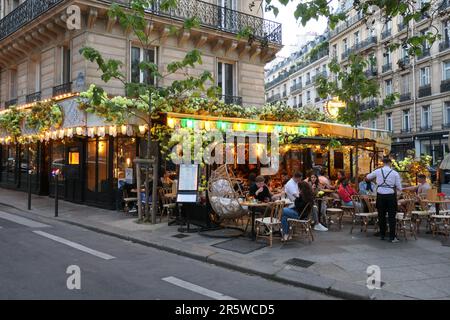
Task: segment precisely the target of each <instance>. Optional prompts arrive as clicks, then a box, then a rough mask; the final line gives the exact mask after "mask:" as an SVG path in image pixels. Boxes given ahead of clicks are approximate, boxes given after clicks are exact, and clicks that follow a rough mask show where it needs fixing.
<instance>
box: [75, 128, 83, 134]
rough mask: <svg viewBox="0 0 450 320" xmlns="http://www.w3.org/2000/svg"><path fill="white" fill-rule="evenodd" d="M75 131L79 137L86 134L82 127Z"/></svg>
mask: <svg viewBox="0 0 450 320" xmlns="http://www.w3.org/2000/svg"><path fill="white" fill-rule="evenodd" d="M75 131H76V132H77V135H79V136H81V135H82V134H83V133H84V130H83V128H82V127H77V128H76V129H75Z"/></svg>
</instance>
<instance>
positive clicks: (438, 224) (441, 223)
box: [430, 212, 450, 238]
mask: <svg viewBox="0 0 450 320" xmlns="http://www.w3.org/2000/svg"><path fill="white" fill-rule="evenodd" d="M449 224H450V214H448V213H445V212H444V213H440V212H439V214H438V215H437V214H432V215H431V216H430V227H431V233H432V234H433V237H435V236H436V234H439V233H443V234H444V236H445V237H446V238H448V229H449Z"/></svg>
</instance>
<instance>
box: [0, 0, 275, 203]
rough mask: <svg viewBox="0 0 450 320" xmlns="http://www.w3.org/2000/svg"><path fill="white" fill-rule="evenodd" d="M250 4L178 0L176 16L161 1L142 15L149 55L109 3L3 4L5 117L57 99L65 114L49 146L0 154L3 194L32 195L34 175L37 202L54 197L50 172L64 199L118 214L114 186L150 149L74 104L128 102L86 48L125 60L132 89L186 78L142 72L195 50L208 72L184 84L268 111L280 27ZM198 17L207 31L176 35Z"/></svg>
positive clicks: (3, 0)
mask: <svg viewBox="0 0 450 320" xmlns="http://www.w3.org/2000/svg"><path fill="white" fill-rule="evenodd" d="M114 2H117V1H114ZM250 2H251V1H250V0H234V1H226V0H206V1H198V0H179V1H177V3H178V7H177V8H176V9H172V10H170V12H166V11H164V10H162V9H161V8H160V7H159V3H158V2H155V5H154V7H152V8H149V10H148V13H147V16H146V18H147V20H148V24H147V28H146V32H148V34H149V36H150V37H153V38H155V39H157V40H156V41H155V45H154V47H152V48H151V49H147V48H146V49H144V48H142V47H141V46H140V44H139V42H138V41H137V39H136V38H135V37H134V36H133V33H132V32H130V30H124V29H123V28H122V27H121V26H120V24H119V23H118V21H116V19H114V18H112V17H110V16H108V13H107V12H108V8H109V7H110V5H111V2H110V1H108V0H106V1H97V0H0V112H2V110H5V109H8V108H10V107H11V106H16V107H19V108H22V109H27V108H29V107H31V106H32V105H33V104H34V103H35V102H36V101H45V100H48V99H54V100H56V101H57V102H58V103H59V105H60V106H61V108H62V110H63V114H64V116H63V119H64V121H63V124H62V127H61V128H60V129H59V130H57V131H54V132H48V133H47V134H46V139H41V140H40V141H38V142H34V143H29V144H21V143H3V144H2V145H1V147H0V159H1V161H0V186H1V187H7V188H13V189H21V190H26V188H27V183H26V181H27V168H29V167H32V168H33V169H34V170H33V174H32V177H31V180H32V191H33V193H37V194H41V195H53V194H54V192H55V184H56V182H55V181H54V179H52V176H51V171H52V169H53V168H54V167H58V166H62V167H64V170H63V174H62V176H61V178H60V180H59V182H58V192H59V195H61V197H62V198H63V199H65V200H68V201H73V202H77V203H86V204H90V205H95V206H100V207H105V208H114V206H115V202H116V200H115V199H116V193H115V191H116V190H117V185H118V183H117V181H118V180H119V179H122V178H124V177H125V174H126V172H129V169H130V168H131V169H132V167H133V163H132V159H134V158H135V157H136V156H139V155H140V153H141V150H144V149H145V148H144V147H143V145H142V141H141V140H143V139H140V138H139V136H138V135H136V131H137V125H136V124H129V125H124V126H119V127H115V126H108V125H106V124H105V123H104V122H103V121H102V119H99V118H97V117H95V116H94V115H91V114H86V113H85V112H83V111H81V110H80V109H79V108H78V103H77V99H76V98H77V95H78V93H79V92H82V91H84V90H86V89H87V88H88V87H89V85H90V84H96V85H99V86H102V87H103V88H104V89H105V91H106V92H108V94H111V95H124V94H125V90H124V86H123V84H122V83H121V82H120V81H116V80H112V81H109V82H108V83H104V82H103V81H102V80H101V78H100V73H99V71H98V70H97V65H95V64H93V63H90V62H87V61H86V60H85V59H84V58H83V57H82V56H81V55H80V52H79V51H80V49H81V48H82V47H84V46H90V47H93V48H95V49H97V50H98V51H99V52H100V53H101V54H102V55H103V56H104V57H105V58H113V59H117V60H119V61H121V62H122V63H123V71H124V72H125V74H126V76H127V79H128V81H130V82H144V81H145V82H147V83H150V84H155V85H156V86H162V87H164V86H167V85H170V83H172V81H174V80H178V79H182V78H183V77H184V76H185V75H183V74H182V73H181V72H177V73H175V74H171V75H170V76H168V77H165V78H163V79H162V80H160V81H159V80H157V79H153V78H149V77H146V76H145V74H143V72H140V71H139V68H138V67H137V66H138V64H139V63H140V62H141V61H144V60H145V61H150V62H154V63H156V64H157V65H158V66H159V69H160V70H162V73H163V74H164V70H165V69H166V66H167V65H168V64H169V63H171V62H173V61H179V60H181V59H182V58H183V57H184V56H185V54H186V53H187V52H188V51H190V50H193V49H195V48H196V49H198V50H200V51H201V53H202V60H203V63H202V64H201V65H198V66H196V67H195V68H189V69H188V70H187V73H188V75H199V74H200V73H202V72H203V71H210V72H211V73H212V75H213V77H214V79H215V81H216V84H217V85H218V86H219V87H220V88H221V90H222V92H221V95H220V98H221V99H223V100H224V101H225V103H230V104H240V105H253V106H258V105H263V104H264V102H265V101H264V100H265V99H264V66H265V64H266V63H268V62H269V61H271V60H272V59H273V58H274V57H275V54H276V53H277V52H278V51H279V50H280V49H281V25H280V24H279V23H276V22H272V21H269V20H267V19H264V17H263V15H262V12H261V10H256V9H251V8H250ZM126 3H128V1H123V4H124V5H126ZM73 6H75V7H76V8H79V12H80V13H81V16H80V18H81V20H80V21H81V24H80V25H79V26H78V27H73V26H72V27H70V28H69V27H68V21H69V20H70V19H69V16H70V15H71V14H73V13H74V12H76V11H77V10H75V11H74V10H73ZM192 16H197V17H198V19H199V22H200V25H201V27H199V28H193V29H191V30H189V31H188V30H182V32H179V33H178V34H174V33H171V32H170V31H171V27H172V26H176V27H181V26H182V24H183V21H184V20H185V19H186V18H189V17H192ZM255 26H256V27H255ZM248 27H251V28H252V29H253V30H254V35H253V36H254V37H253V41H249V40H248V39H245V38H243V37H241V36H239V35H238V34H239V32H240V31H241V30H245V29H246V28H248ZM263 43H264V45H262V44H263ZM139 130H140V129H139ZM22 132H24V133H26V128H24V130H22ZM141 136H142V135H141ZM127 169H128V170H127Z"/></svg>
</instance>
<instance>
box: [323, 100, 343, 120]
mask: <svg viewBox="0 0 450 320" xmlns="http://www.w3.org/2000/svg"><path fill="white" fill-rule="evenodd" d="M346 106H347V105H346V103H345V102H342V101H340V100H339V98H338V97H333V98H332V99H331V100H329V101H327V102H325V105H324V108H323V109H324V111H325V113H326V114H327V115H328V116H330V117H331V118H333V119H335V118H336V117H337V116H338V114H339V109H342V108H345V107H346Z"/></svg>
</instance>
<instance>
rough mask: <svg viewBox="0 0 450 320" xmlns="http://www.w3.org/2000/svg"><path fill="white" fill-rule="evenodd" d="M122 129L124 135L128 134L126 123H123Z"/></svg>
mask: <svg viewBox="0 0 450 320" xmlns="http://www.w3.org/2000/svg"><path fill="white" fill-rule="evenodd" d="M120 130H121V132H122V134H123V135H126V134H127V126H126V125H122V126H121V127H120Z"/></svg>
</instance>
